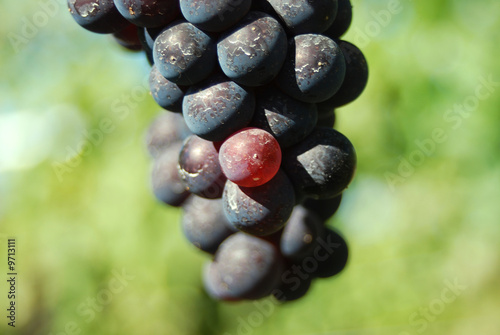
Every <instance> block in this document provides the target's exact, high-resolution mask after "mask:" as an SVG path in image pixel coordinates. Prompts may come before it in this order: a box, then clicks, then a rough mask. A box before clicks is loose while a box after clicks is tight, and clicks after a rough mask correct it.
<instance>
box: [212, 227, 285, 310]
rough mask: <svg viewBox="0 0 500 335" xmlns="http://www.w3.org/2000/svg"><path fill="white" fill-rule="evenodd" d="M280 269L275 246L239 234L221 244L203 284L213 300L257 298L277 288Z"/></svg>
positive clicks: (279, 256)
mask: <svg viewBox="0 0 500 335" xmlns="http://www.w3.org/2000/svg"><path fill="white" fill-rule="evenodd" d="M283 268H284V262H283V259H282V257H281V255H280V254H279V252H278V250H277V249H276V248H275V246H274V245H272V244H271V243H269V242H267V241H265V240H263V239H260V238H257V237H254V236H251V235H247V234H244V233H241V232H240V233H236V234H234V235H231V236H229V237H228V238H227V239H225V240H224V241H223V242H222V244H221V245H220V247H219V249H218V250H217V252H216V254H215V259H214V263H212V264H211V265H209V266H208V268H207V269H206V270H205V274H204V275H205V278H204V282H205V286H206V287H207V291H208V292H209V293H212V295H213V296H214V297H215V298H222V299H224V300H239V299H260V298H263V297H266V296H268V295H270V294H271V292H272V291H273V290H274V289H275V288H276V287H277V285H278V283H279V280H280V276H281V273H282V271H283ZM214 293H215V294H214Z"/></svg>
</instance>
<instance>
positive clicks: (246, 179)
mask: <svg viewBox="0 0 500 335" xmlns="http://www.w3.org/2000/svg"><path fill="white" fill-rule="evenodd" d="M219 161H220V166H221V168H222V172H223V173H224V175H225V176H226V177H227V178H228V179H229V180H231V181H232V182H234V183H235V184H237V185H240V186H245V187H255V186H260V185H262V184H265V183H267V182H268V181H269V180H271V179H272V178H273V177H274V176H275V175H276V173H277V172H278V170H279V168H280V164H281V149H280V146H279V144H278V141H276V139H275V138H274V137H273V136H272V135H271V134H269V133H268V132H267V131H265V130H262V129H258V128H244V129H242V130H239V131H237V132H236V133H234V134H232V135H231V136H229V137H228V138H227V139H226V140H225V141H224V143H222V145H221V147H220V150H219Z"/></svg>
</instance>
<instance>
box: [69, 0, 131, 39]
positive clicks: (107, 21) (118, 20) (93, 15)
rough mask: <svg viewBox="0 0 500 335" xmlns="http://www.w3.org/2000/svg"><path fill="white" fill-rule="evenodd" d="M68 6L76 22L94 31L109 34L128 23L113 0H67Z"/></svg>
mask: <svg viewBox="0 0 500 335" xmlns="http://www.w3.org/2000/svg"><path fill="white" fill-rule="evenodd" d="M68 8H69V13H70V14H71V16H72V17H73V19H74V20H75V21H76V23H78V24H79V25H80V26H82V27H83V28H85V29H87V30H90V31H92V32H94V33H99V34H111V33H115V32H118V31H120V30H122V29H124V28H125V27H127V26H128V25H129V22H128V21H127V20H125V18H123V16H121V15H120V13H119V12H118V10H117V9H116V7H115V4H114V3H113V0H68Z"/></svg>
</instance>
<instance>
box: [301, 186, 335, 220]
mask: <svg viewBox="0 0 500 335" xmlns="http://www.w3.org/2000/svg"><path fill="white" fill-rule="evenodd" d="M341 201H342V193H341V194H339V195H337V196H335V197H333V198H328V199H312V198H306V199H305V200H304V201H303V202H302V206H304V207H305V208H307V209H309V210H311V211H312V212H314V213H315V214H316V215H317V216H318V217H319V218H320V219H321V220H322V221H323V222H325V221H326V220H328V219H329V218H331V217H332V216H333V215H334V214H335V213H336V212H337V210H338V209H339V207H340V202H341Z"/></svg>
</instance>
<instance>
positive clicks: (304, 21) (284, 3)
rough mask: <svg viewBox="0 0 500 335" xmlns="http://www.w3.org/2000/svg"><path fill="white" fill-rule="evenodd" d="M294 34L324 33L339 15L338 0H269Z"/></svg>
mask: <svg viewBox="0 0 500 335" xmlns="http://www.w3.org/2000/svg"><path fill="white" fill-rule="evenodd" d="M268 2H269V3H270V4H271V6H272V7H273V9H274V10H275V11H276V13H277V14H278V15H279V16H280V18H281V19H282V20H283V22H285V24H286V27H287V28H288V30H289V31H290V32H291V34H292V35H299V34H310V33H322V32H323V31H325V30H326V29H328V27H330V25H331V24H332V22H334V19H335V17H336V16H337V7H338V3H337V0H268Z"/></svg>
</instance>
